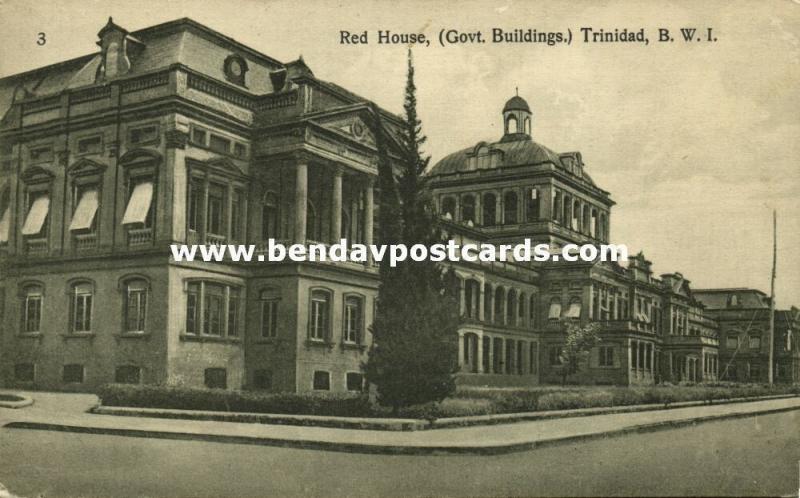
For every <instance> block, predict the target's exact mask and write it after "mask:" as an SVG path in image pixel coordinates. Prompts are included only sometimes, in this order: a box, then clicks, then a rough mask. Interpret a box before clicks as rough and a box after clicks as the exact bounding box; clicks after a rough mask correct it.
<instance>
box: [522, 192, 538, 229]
mask: <svg viewBox="0 0 800 498" xmlns="http://www.w3.org/2000/svg"><path fill="white" fill-rule="evenodd" d="M538 219H539V190H538V189H537V188H536V187H531V188H529V189H528V195H527V201H526V205H525V221H528V222H530V221H536V220H538Z"/></svg>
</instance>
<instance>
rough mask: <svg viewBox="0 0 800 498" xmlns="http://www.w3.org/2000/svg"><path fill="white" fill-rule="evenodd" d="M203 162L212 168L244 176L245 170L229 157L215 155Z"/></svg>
mask: <svg viewBox="0 0 800 498" xmlns="http://www.w3.org/2000/svg"><path fill="white" fill-rule="evenodd" d="M203 164H205V165H207V166H209V167H210V168H213V169H217V170H220V171H223V172H225V173H233V174H236V175H240V176H244V174H245V173H244V171H242V170H241V168H239V166H237V165H236V163H234V162H233V161H232V160H230V159H228V158H227V157H215V158H212V159H208V160H207V161H204V162H203Z"/></svg>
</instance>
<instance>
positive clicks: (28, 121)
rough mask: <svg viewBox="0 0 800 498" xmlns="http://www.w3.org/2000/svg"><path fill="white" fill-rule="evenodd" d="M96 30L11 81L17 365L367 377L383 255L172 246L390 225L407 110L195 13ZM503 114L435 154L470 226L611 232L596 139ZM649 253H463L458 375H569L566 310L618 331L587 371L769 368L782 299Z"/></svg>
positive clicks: (566, 234)
mask: <svg viewBox="0 0 800 498" xmlns="http://www.w3.org/2000/svg"><path fill="white" fill-rule="evenodd" d="M97 38H98V41H97V45H98V46H99V51H98V52H97V53H93V54H90V55H87V56H84V57H79V58H77V59H72V60H68V61H64V62H61V63H58V64H54V65H51V66H47V67H43V68H40V69H36V70H33V71H28V72H25V73H21V74H16V75H12V76H8V77H5V78H2V79H0V116H2V120H1V121H0V327H2V328H1V329H0V383H1V384H2V385H4V386H9V387H18V388H29V389H56V390H76V391H91V390H93V389H95V388H97V387H98V386H100V385H102V384H106V383H110V382H120V383H133V384H139V383H141V384H168V385H178V386H188V387H209V388H225V389H254V390H264V391H289V392H347V391H361V390H362V389H364V388H365V381H364V377H363V374H362V370H361V365H362V363H363V362H364V361H365V360H366V357H367V353H368V349H369V346H370V342H371V334H370V325H371V323H372V320H373V316H374V310H375V300H376V297H377V289H378V284H379V278H378V271H377V266H376V264H375V263H374V262H372V261H370V262H368V263H365V264H359V263H340V262H306V263H295V262H290V261H287V262H282V263H241V262H234V261H224V262H200V261H196V262H176V261H174V260H172V259H171V257H170V255H171V251H170V249H169V246H170V245H171V244H254V245H256V246H258V247H259V248H260V250H263V248H264V247H265V245H266V241H268V240H269V239H276V240H278V241H280V242H283V243H312V242H314V243H328V244H329V243H332V242H336V241H338V240H339V239H340V238H346V239H348V240H349V241H351V242H358V243H364V244H370V243H373V242H376V243H377V242H378V241H377V240H376V238H375V235H374V234H376V233H378V226H377V220H378V213H377V206H378V205H379V201H380V191H379V190H378V189H377V188H376V178H377V153H376V148H375V141H374V135H373V133H372V129H373V128H374V123H375V122H376V120H377V119H380V120H381V121H382V123H383V125H384V127H385V128H386V129H387V130H388V131H389V135H390V136H389V147H390V155H391V156H392V157H393V158H394V159H395V160H399V157H400V155H401V154H402V149H401V146H400V145H399V144H400V141H399V140H398V139H397V137H399V133H400V131H399V130H400V125H401V121H400V118H399V117H398V116H395V115H393V114H391V113H389V112H386V111H383V110H381V109H378V108H376V107H374V106H373V105H372V104H371V102H370V101H369V100H367V99H365V98H362V97H360V96H358V95H355V94H353V93H352V92H350V91H348V90H346V89H344V88H342V87H340V86H338V85H336V84H333V83H330V82H326V81H322V80H320V79H318V78H316V77H315V76H314V73H313V72H312V71H311V69H310V68H309V67H308V66H307V65H306V64H305V62H304V61H303V59H302V58H300V59H298V60H295V61H291V62H281V61H278V60H275V59H273V58H271V57H269V56H268V55H265V54H263V53H261V52H258V51H256V50H254V49H252V48H249V47H246V46H244V45H242V44H240V43H238V42H237V41H235V40H233V39H232V38H229V37H227V36H225V35H223V34H220V33H218V32H216V31H214V30H212V29H210V28H208V27H206V26H203V25H201V24H198V23H196V22H194V21H192V20H190V19H180V20H177V21H172V22H167V23H164V24H159V25H156V26H153V27H149V28H145V29H142V30H139V31H135V32H128V31H127V30H125V29H124V28H122V27H121V26H119V25H117V24H115V23H114V22H113V21H112V20H111V19H109V22H108V23H107V24H106V25H105V26H104V27H103V28H102V29H101V30H100V31H99V33H98V34H97ZM490 119H494V118H492V117H491V116H487V123H488V120H490ZM497 119H503V126H504V133H503V136H502V137H499V139H498V140H496V141H492V142H481V143H478V144H475V145H473V146H471V147H469V148H466V149H464V150H461V151H458V152H454V153H452V154H450V155H448V156H447V157H445V158H443V159H442V160H441V161H440V162H438V163H437V164H435V165H434V166H433V167H432V168H431V169H430V170H429V172H428V174H429V178H430V181H429V185H430V188H431V189H432V192H431V193H432V194H433V197H434V199H435V203H436V208H437V210H438V212H439V213H440V214H441V217H442V221H443V226H444V228H445V229H446V231H447V233H448V235H449V237H450V238H452V239H455V240H456V241H458V242H466V241H477V242H488V243H492V244H501V243H503V244H506V243H516V242H521V241H522V240H524V239H525V238H530V239H531V240H532V241H533V243H546V244H549V245H550V246H551V247H552V248H553V249H555V250H557V249H559V248H560V247H562V246H563V245H564V244H567V243H578V244H582V243H593V244H601V243H606V242H608V241H609V240H610V227H611V211H612V207H613V205H614V202H613V201H612V200H611V197H610V194H609V192H606V191H605V190H603V189H602V188H600V187H599V186H597V185H596V184H595V182H594V181H593V180H592V178H591V176H590V174H589V170H590V168H589V167H588V166H587V165H586V164H584V162H583V159H582V157H581V154H580V153H579V152H568V153H556V152H554V151H551V150H550V149H548V148H546V147H544V146H542V145H539V144H538V143H536V142H535V141H534V140H533V139H532V137H533V136H535V126H534V122H533V113H532V112H531V109H530V107H529V105H528V103H527V102H526V101H525V100H523V99H522V98H521V97H519V96H515V97H512V98H511V99H510V100H509V101H508V102H507V104H506V105H505V108H504V109H503V110H502V114H501V115H500V116H498V117H497ZM650 268H651V263H650V261H648V260H647V259H646V258H645V257H644V255H643V254H641V253H640V254H639V255H636V256H635V257H634V258H632V259H631V260H630V262H629V263H628V264H627V265H626V266H622V265H620V264H617V263H599V262H597V263H588V262H575V263H568V262H551V263H544V264H542V263H515V262H505V263H500V262H497V263H477V262H476V263H465V262H461V263H458V264H457V265H456V268H455V270H456V273H457V275H458V277H459V282H460V298H461V304H460V305H461V313H462V316H463V323H462V325H461V327H460V330H459V337H458V341H459V365H460V373H459V374H458V381H459V383H461V384H466V385H497V386H526V385H536V384H540V383H551V382H558V381H560V377H559V376H558V373H557V372H558V363H559V352H560V348H561V346H562V344H563V341H564V329H563V323H562V322H563V320H578V321H581V322H590V321H593V322H598V323H600V325H601V327H602V333H601V335H602V341H601V342H600V344H599V346H598V347H597V348H596V349H595V350H593V351H592V352H591V355H590V357H589V360H588V364H587V365H586V366H585V368H583V369H582V371H581V373H580V379H577V380H579V381H581V382H584V383H591V384H619V385H636V384H652V383H657V382H661V381H671V382H678V381H689V382H703V381H714V380H717V379H723V378H724V379H730V380H739V381H752V382H760V381H765V380H766V378H767V373H768V364H767V360H766V358H767V354H768V353H767V349H766V348H767V347H768V335H767V334H768V325H767V324H768V322H769V299H768V297H767V296H765V295H764V294H763V293H761V292H759V291H756V290H751V289H715V290H699V289H692V288H691V286H690V282H689V280H688V279H687V278H685V277H684V276H683V275H681V274H680V273H677V272H675V273H669V274H664V275H660V276H656V275H653V273H652V271H651V269H650ZM775 323H776V338H775V354H776V360H777V361H776V375H777V380H778V381H779V382H797V381H798V379H800V371H799V368H800V348H798V345H797V341H793V340H792V337H793V335H792V334H793V332H794V334H795V335H796V331H797V330H798V327H799V326H800V313H799V312H798V310H797V309H796V308H792V309H791V310H781V311H777V312H776V315H775Z"/></svg>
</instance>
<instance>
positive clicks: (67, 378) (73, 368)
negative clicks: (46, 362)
mask: <svg viewBox="0 0 800 498" xmlns="http://www.w3.org/2000/svg"><path fill="white" fill-rule="evenodd" d="M62 374H63V375H62V380H63V381H64V382H65V383H68V384H82V383H83V375H84V372H83V365H64V370H63V372H62Z"/></svg>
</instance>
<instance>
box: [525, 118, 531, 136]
mask: <svg viewBox="0 0 800 498" xmlns="http://www.w3.org/2000/svg"><path fill="white" fill-rule="evenodd" d="M525 133H527V134H528V135H530V134H531V118H525Z"/></svg>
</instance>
